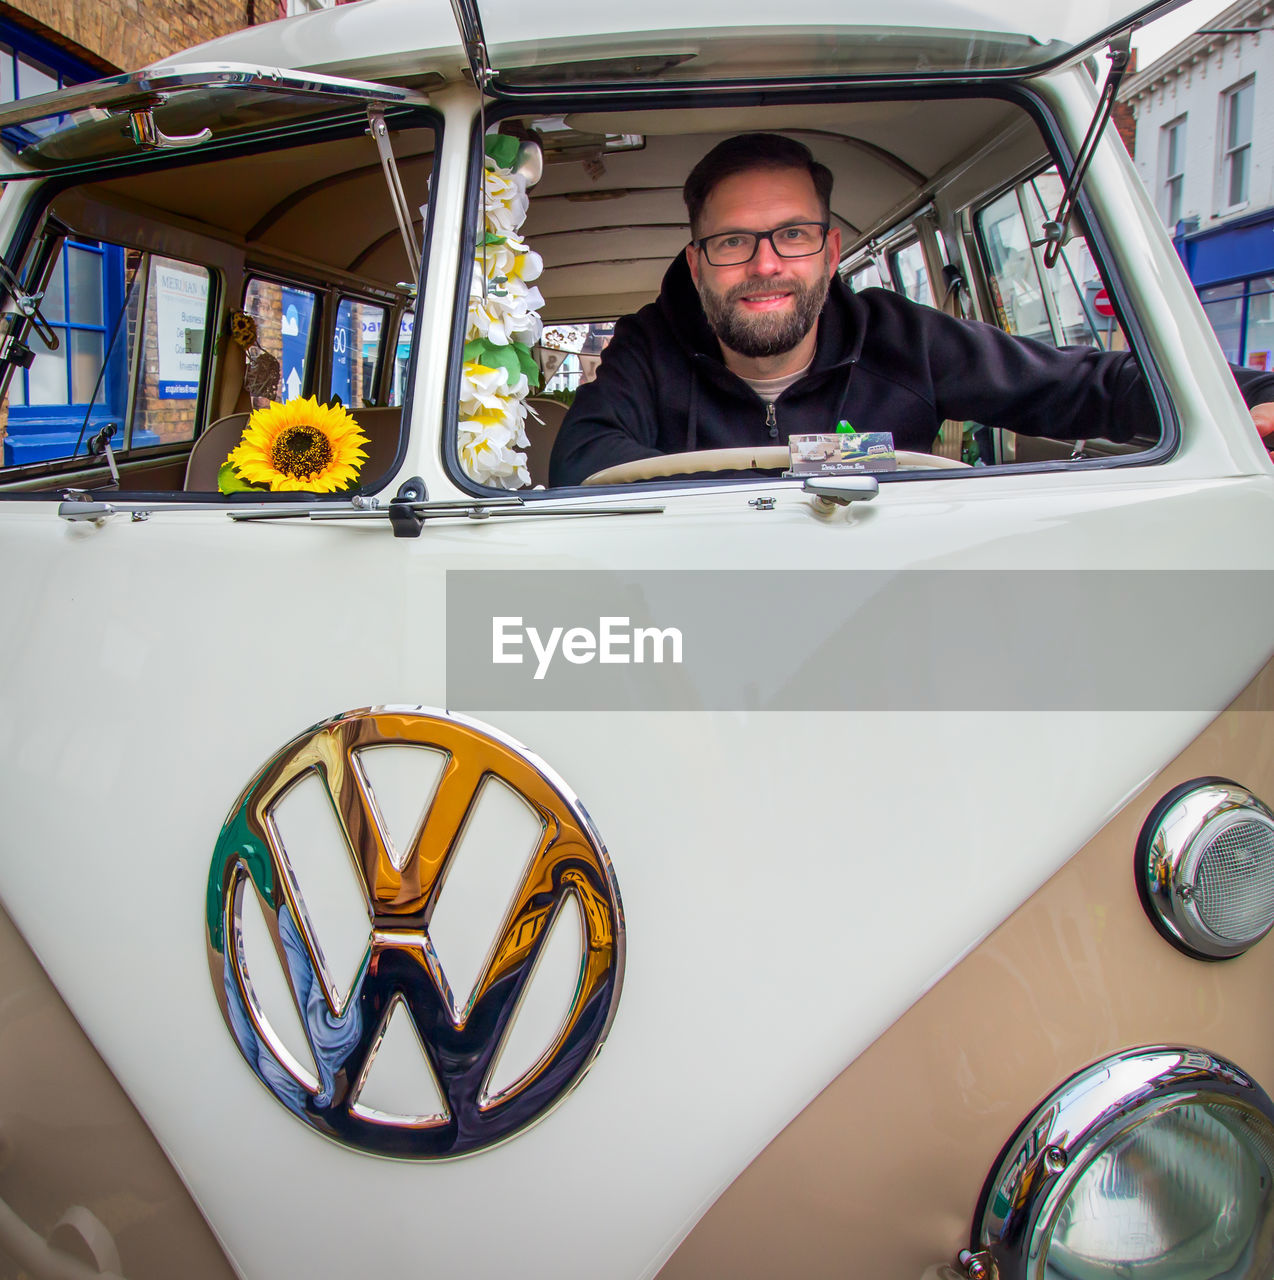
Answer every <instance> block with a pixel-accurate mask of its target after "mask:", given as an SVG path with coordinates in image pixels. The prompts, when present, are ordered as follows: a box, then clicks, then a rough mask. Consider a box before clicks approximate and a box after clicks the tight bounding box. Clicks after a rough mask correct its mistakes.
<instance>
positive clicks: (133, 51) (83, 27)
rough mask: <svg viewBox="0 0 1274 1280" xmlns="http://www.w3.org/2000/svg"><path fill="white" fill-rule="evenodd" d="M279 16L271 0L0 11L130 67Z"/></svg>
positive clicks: (7, 5)
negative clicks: (254, 22) (255, 22)
mask: <svg viewBox="0 0 1274 1280" xmlns="http://www.w3.org/2000/svg"><path fill="white" fill-rule="evenodd" d="M277 16H278V9H277V4H275V3H274V0H4V2H0V17H3V18H6V19H8V20H10V21H12V22H14V23H16V24H17V25H19V26H22V27H26V28H28V29H29V30H31V31H32V32H33V33H35V34H36V35H38V36H40V37H42V38H43V39H46V40H49V41H50V42H52V43H53V44H56V45H58V46H60V47H61V48H64V49H67V50H68V51H69V52H71V53H74V54H75V55H76V56H77V57H79V58H81V59H83V60H84V61H86V62H88V63H90V64H91V65H97V66H98V67H99V69H100V70H101V71H103V72H104V73H108V72H110V71H113V70H130V71H131V70H133V69H135V68H137V67H141V66H144V65H145V64H146V63H148V62H154V61H155V60H156V59H158V58H162V57H164V56H165V55H167V54H170V53H176V52H177V51H178V50H180V49H185V48H188V47H189V46H190V45H194V44H199V43H201V42H202V41H204V40H211V39H213V38H214V37H216V36H223V35H227V34H228V33H229V32H231V31H237V30H239V28H240V27H245V26H249V25H250V24H251V23H252V22H253V21H258V22H264V21H268V20H269V19H271V18H274V17H277Z"/></svg>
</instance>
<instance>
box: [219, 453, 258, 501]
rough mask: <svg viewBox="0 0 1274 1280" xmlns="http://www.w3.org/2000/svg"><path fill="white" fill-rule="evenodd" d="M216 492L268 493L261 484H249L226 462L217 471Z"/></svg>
mask: <svg viewBox="0 0 1274 1280" xmlns="http://www.w3.org/2000/svg"><path fill="white" fill-rule="evenodd" d="M217 491H218V492H219V493H253V492H256V493H269V492H270V491H269V489H268V488H267V487H266V486H265V485H263V484H250V483H249V482H248V481H247V480H245V479H244V478H243V477H242V476H241V475H240V474H239V473H238V472H237V471H236V470H235V469H234V465H233V464H232V463H231V462H229V461H228V460H227V461H226V462H223V463H222V464H221V467H220V469H219V470H218V471H217Z"/></svg>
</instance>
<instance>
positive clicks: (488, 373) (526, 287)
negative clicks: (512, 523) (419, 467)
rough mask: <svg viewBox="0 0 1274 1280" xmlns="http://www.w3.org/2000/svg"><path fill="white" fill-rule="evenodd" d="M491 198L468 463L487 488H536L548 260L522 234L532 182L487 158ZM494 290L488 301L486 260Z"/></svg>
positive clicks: (464, 407)
mask: <svg viewBox="0 0 1274 1280" xmlns="http://www.w3.org/2000/svg"><path fill="white" fill-rule="evenodd" d="M507 144H512V145H513V147H514V148H516V145H517V144H516V141H515V140H514V139H512V138H491V139H488V148H489V149H490V150H495V151H496V152H497V155H501V158H503V156H502V152H503V153H505V154H507V152H508V145H507ZM486 166H487V173H486V200H485V202H484V209H483V228H482V232H483V234H485V237H486V245H485V255H484V246H483V244H482V242H481V240H480V241H479V243H478V246H477V250H476V252H475V254H474V264H473V285H472V289H471V292H470V298H469V327H468V330H467V331H466V333H465V349H464V375H463V378H462V379H461V385H460V439H459V444H460V460H461V462H462V463H463V465H464V469H465V471H466V472H467V473H468V474H469V476H470V477H471V478H472V479H474V480H476V481H477V482H478V483H479V484H486V485H496V486H498V487H500V488H504V489H518V488H521V487H522V486H524V485H529V484H530V483H531V476H530V473H529V472H528V471H527V469H526V454H525V453H523V452H522V450H524V449H525V448H526V447H527V445H528V444H529V441H528V440H527V438H526V418H527V414H528V412H531V416H532V417H534V416H535V414H534V412H533V411H529V410H528V409H527V406H526V404H525V400H526V397H527V396H528V395H530V393H531V388H532V385H533V384H534V385H536V386H538V385H539V378H540V372H539V367H538V366H537V365H536V363H535V357H534V356H533V355H532V354H531V348H532V347H533V346H534V345H535V344H536V343H537V342H538V341H539V340H540V335H541V333H542V331H543V325H542V324H541V322H540V316H539V308H540V307H542V306H543V305H544V299H543V298H542V297H541V296H540V291H539V290H538V289H537V288H535V286H534V285H533V284H531V281H533V280H536V279H538V278H539V275H540V273H541V271H543V270H544V262H543V259H542V258H541V257H540V255H539V254H538V253H533V252H532V251H531V250H530V249H529V248H528V247H527V244H526V242H525V241H524V240H522V239H521V238H520V237H519V236H518V234H517V233H518V229H519V228H520V227H521V226H522V223H523V222H524V221H525V220H526V213H527V208H528V205H529V201H528V199H527V194H526V179H525V178H524V177H522V176H520V175H518V174H514V173H512V172H510V170H509V169H507V168H504V167H502V166H501V165H499V164H498V163H497V162H496V160H495V159H494V158H492V156H490V155H488V156H487V158H486ZM484 256H485V260H486V282H485V283H486V289H485V294H486V296H485V298H484V297H483V293H484V289H483V270H482V267H483V259H484Z"/></svg>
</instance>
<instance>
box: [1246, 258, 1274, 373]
mask: <svg viewBox="0 0 1274 1280" xmlns="http://www.w3.org/2000/svg"><path fill="white" fill-rule="evenodd" d="M1243 363H1244V364H1245V365H1247V367H1248V368H1249V369H1264V370H1265V371H1266V372H1267V373H1274V276H1261V277H1259V278H1258V279H1256V280H1249V281H1248V301H1247V332H1246V333H1245V334H1244V339H1243Z"/></svg>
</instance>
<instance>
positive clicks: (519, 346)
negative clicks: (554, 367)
mask: <svg viewBox="0 0 1274 1280" xmlns="http://www.w3.org/2000/svg"><path fill="white" fill-rule="evenodd" d="M513 350H514V351H516V352H517V357H518V364H519V365H520V366H521V368H522V372H523V373H525V374H526V380H527V382H528V383H530V386H531V390H532V391H534V390H535V389H536V387H538V386H539V385H540V366H539V365H538V364H537V363H536V359H535V357H534V356H533V355H532V354H531V348H530V347H528V346H527V345H526V343H525V342H515V343H513Z"/></svg>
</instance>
